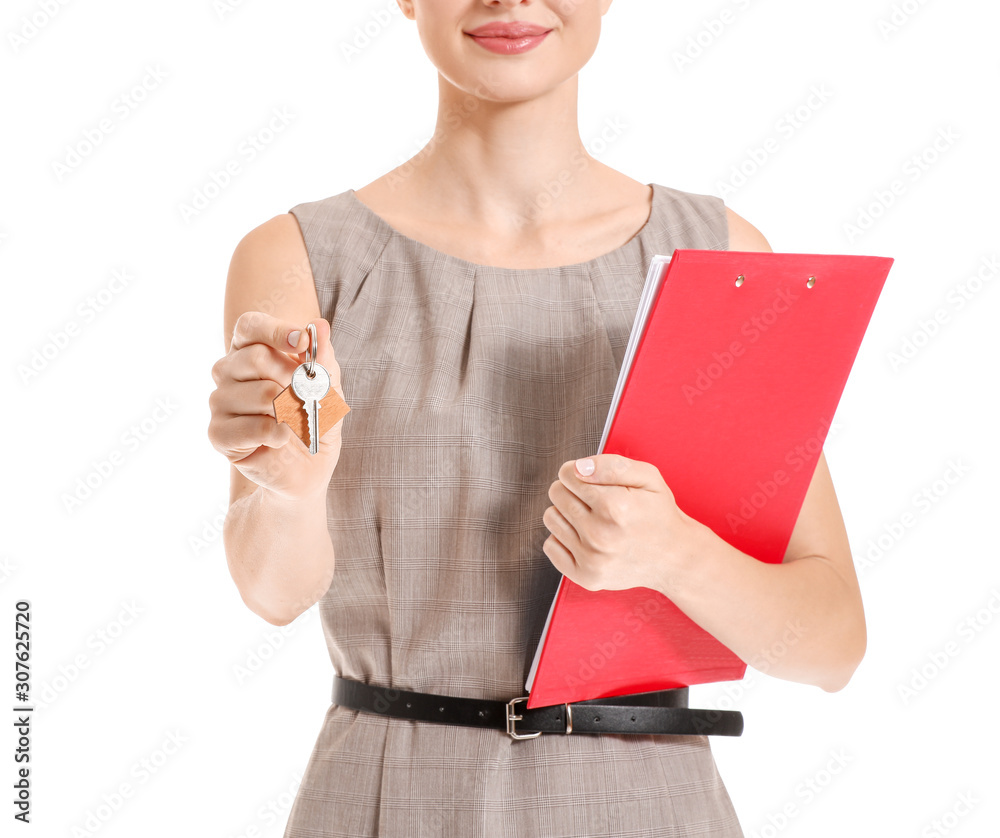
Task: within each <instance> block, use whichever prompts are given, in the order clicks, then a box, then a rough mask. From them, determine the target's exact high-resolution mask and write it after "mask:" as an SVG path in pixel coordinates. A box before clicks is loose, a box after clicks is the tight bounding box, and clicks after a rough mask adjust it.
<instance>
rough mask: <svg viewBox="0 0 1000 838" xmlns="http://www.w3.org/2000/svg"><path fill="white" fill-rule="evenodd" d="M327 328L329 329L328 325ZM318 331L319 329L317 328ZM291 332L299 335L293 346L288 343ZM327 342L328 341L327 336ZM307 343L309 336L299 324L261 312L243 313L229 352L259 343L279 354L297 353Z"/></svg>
mask: <svg viewBox="0 0 1000 838" xmlns="http://www.w3.org/2000/svg"><path fill="white" fill-rule="evenodd" d="M313 322H317V321H313ZM327 328H328V329H329V324H328V325H327ZM318 331H319V327H318V326H317V332H318ZM292 332H298V333H299V335H298V340H297V341H296V342H295V345H294V346H292V345H291V344H290V343H289V342H288V336H289V335H290V334H291V333H292ZM327 340H329V334H328V335H327ZM308 341H309V336H308V334H307V333H306V330H305V329H304V328H303V325H302V324H301V323H289V322H288V321H286V320H279V319H278V318H277V317H274V316H273V315H270V314H265V313H264V312H263V311H244V312H243V314H241V315H240V316H239V318H238V319H237V321H236V326H235V327H234V328H233V340H232V342H231V343H230V346H229V351H230V352H233V351H235V350H237V349H243V348H244V347H245V346H249V345H250V344H253V343H261V344H264V346H269V347H271V349H274V350H276V351H279V352H287V353H298V352H305V350H306V346H307V344H308Z"/></svg>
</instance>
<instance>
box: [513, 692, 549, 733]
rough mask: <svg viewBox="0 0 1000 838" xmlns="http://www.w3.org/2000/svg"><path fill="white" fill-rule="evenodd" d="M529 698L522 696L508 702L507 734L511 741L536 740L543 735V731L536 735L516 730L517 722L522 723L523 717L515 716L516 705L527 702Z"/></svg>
mask: <svg viewBox="0 0 1000 838" xmlns="http://www.w3.org/2000/svg"><path fill="white" fill-rule="evenodd" d="M527 700H528V696H526V695H522V696H520V697H518V698H512V699H511V700H510V701H508V702H507V733H508V734H509V735H510V737H511V739H534V738H535V737H537V736H541V735H542V731H540V730H539V731H536V732H535V733H518V732H517V730H516V729H515V725H514V723H515V722H519V721H521V719H522V718H524V717H523V716H519V715H515V713H514V704H515V703H516V702H518V701H527Z"/></svg>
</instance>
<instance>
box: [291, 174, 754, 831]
mask: <svg viewBox="0 0 1000 838" xmlns="http://www.w3.org/2000/svg"><path fill="white" fill-rule="evenodd" d="M651 186H652V188H653V206H652V211H651V214H650V217H649V219H648V221H647V222H646V224H645V226H644V227H643V228H642V229H641V230H640V231H639V232H638V233H637V234H636V235H635V236H634V237H633V238H632V239H630V240H629V241H628V242H626V243H625V244H624V245H622V246H620V247H618V248H617V249H615V250H613V251H611V252H610V253H606V254H604V255H602V256H599V257H597V258H595V259H591V260H590V261H587V262H582V263H577V264H573V265H566V266H561V267H557V268H538V269H512V268H497V267H489V266H484V265H480V264H476V263H473V262H470V261H465V260H463V259H458V258H455V257H453V256H450V255H447V254H445V253H442V252H440V251H437V250H435V249H434V248H432V247H430V246H428V245H426V244H423V243H421V242H418V241H416V240H414V239H411V238H408V237H407V236H404V235H402V234H401V233H399V232H398V231H396V230H395V229H393V228H392V227H391V226H390V225H389V224H388V223H387V222H386V221H385V220H383V219H382V218H381V217H380V216H378V215H377V214H376V213H375V212H373V211H372V210H371V209H369V208H368V207H367V206H366V205H365V204H363V203H362V202H361V201H360V200H359V199H358V198H357V197H356V196H355V195H354V192H353V190H347V191H345V192H341V193H340V194H337V195H333V196H331V197H328V198H324V199H322V200H318V201H313V202H308V203H301V204H298V205H297V206H295V207H293V208H292V209H291V210H290V211H291V212H292V213H293V214H294V215H295V216H296V218H297V219H298V221H299V224H300V226H301V229H302V232H303V235H304V238H305V242H306V246H307V250H308V253H309V260H310V263H311V267H312V271H313V275H314V278H315V283H316V289H317V292H318V294H319V302H320V308H321V312H322V314H323V316H324V317H326V318H327V319H328V320H329V321H330V323H331V325H332V342H333V347H334V350H335V352H336V356H337V360H338V362H339V364H340V366H341V372H342V386H343V390H344V395H345V398H346V400H347V402H348V404H350V406H351V412H350V413H348V414H347V416H346V417H345V419H344V426H343V448H342V453H341V457H340V461H339V463H338V465H337V469H336V471H335V473H334V475H333V478H332V480H331V481H330V487H329V494H328V502H327V517H328V522H329V527H330V534H331V538H332V540H333V545H334V548H335V553H336V570H335V575H334V580H333V583H332V585H331V586H330V588H329V590H328V591H327V593H326V594H325V595H324V597H323V599H322V600H321V601H320V603H319V608H320V613H321V616H322V624H323V631H324V634H325V637H326V642H327V644H328V647H329V652H330V659H331V661H332V664H333V666H334V668H335V669H336V671H337V672H339V673H340V674H342V675H343V676H345V677H348V678H355V679H358V680H361V681H364V682H366V683H372V684H378V685H381V686H386V687H398V688H401V689H408V690H417V691H421V692H430V693H440V694H445V695H455V696H469V697H477V698H490V699H503V700H509V699H511V698H513V697H515V696H521V695H524V694H525V690H524V683H525V679H526V677H527V673H528V669H529V667H530V664H531V659H532V656H533V654H534V651H535V647H536V645H537V643H538V639H539V637H540V635H541V631H542V627H543V625H544V623H545V618H546V615H547V613H548V609H549V605H550V603H551V601H552V597H553V595H554V593H555V590H556V586H557V585H558V582H559V572H558V571H557V570H556V569H555V568H554V566H553V565H552V563H551V562H550V561H549V560H548V558H547V557H546V556H545V554H544V553H543V552H542V542H543V541H544V540H545V539H546V538H547V537H548V535H549V532H548V530H547V529H546V527H545V525H544V524H543V523H542V513H543V512H544V510H545V508H546V507H548V506H549V505H550V501H549V499H548V488H549V485H550V484H551V483H552V481H554V480H555V479H556V477H557V472H558V470H559V467H560V466H561V465H562V464H563V463H564V462H566V461H567V460H570V459H574V458H576V457H582V456H585V455H587V454H593V453H596V451H597V446H598V445H599V443H600V438H601V433H602V431H603V428H604V422H605V418H606V416H607V413H608V408H609V407H610V404H611V398H612V395H613V393H614V389H615V383H616V381H617V378H618V371H619V369H620V368H621V364H622V360H623V357H624V354H625V347H626V344H627V342H628V337H629V332H630V330H631V328H632V323H633V320H634V317H635V313H636V309H637V306H638V302H639V295H640V293H641V291H642V286H643V282H644V280H645V275H646V270H647V268H648V265H649V261H650V259H651V258H652V257H653V256H654V255H655V254H664V255H670V254H671V253H672V252H673V250H674V248H678V247H680V248H703V249H728V247H729V239H728V227H727V222H726V215H725V207H724V204H723V202H722V200H721V199H720V198H717V197H714V196H710V195H700V194H695V193H689V192H683V191H680V190H677V189H673V188H670V187H666V186H661V185H659V184H651ZM695 316H705V313H703V312H699V313H696V315H695ZM331 674H332V673H331ZM696 835H697V836H717V837H718V838H742V836H743V832H742V830H741V828H740V825H739V822H738V819H737V816H736V813H735V811H734V809H733V805H732V802H731V800H730V798H729V794H728V792H727V791H726V788H725V785H724V783H723V781H722V779H721V777H720V775H719V772H718V769H717V767H716V763H715V760H714V758H713V756H712V752H711V748H710V744H709V740H708V738H707V737H704V736H654V735H640V734H621V735H610V734H602V735H587V734H581V735H578V736H576V735H572V734H571V735H569V736H565V735H554V734H543V735H542V736H539V737H537V738H535V739H530V740H523V741H514V740H512V739H511V738H510V737H509V736H507V734H506V733H504V732H502V731H499V730H497V731H493V730H479V729H476V728H463V727H456V726H450V725H439V724H433V723H429V722H414V721H408V720H403V719H394V718H388V717H382V716H378V715H373V714H368V713H362V712H358V711H354V710H348V709H346V708H342V707H338V706H336V705H331V706H330V708H329V709H328V711H327V712H326V714H325V717H324V718H323V720H322V724H321V726H320V730H319V735H318V737H317V739H316V742H315V745H314V747H313V750H312V753H311V755H310V757H309V760H308V765H307V769H306V772H305V776H304V778H303V781H302V784H301V786H300V788H299V791H298V793H297V795H296V798H295V802H294V804H293V807H292V810H291V813H290V816H289V819H288V822H287V825H286V827H285V832H284V838H334V836H354V838H357V837H358V836H386V837H387V838H413V836H453V838H529V836H530V837H531V838H557V836H567V838H568V836H573V838H579V836H588V838H597V836H615V838H647V836H661V838H668V836H674V837H675V838H679V836H696Z"/></svg>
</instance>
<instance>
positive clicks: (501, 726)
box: [333, 675, 743, 739]
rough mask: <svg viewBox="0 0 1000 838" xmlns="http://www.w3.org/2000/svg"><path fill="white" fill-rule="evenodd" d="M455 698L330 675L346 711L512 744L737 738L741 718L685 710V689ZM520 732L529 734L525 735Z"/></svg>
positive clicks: (719, 712)
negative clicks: (465, 730)
mask: <svg viewBox="0 0 1000 838" xmlns="http://www.w3.org/2000/svg"><path fill="white" fill-rule="evenodd" d="M527 700H528V697H527V696H521V697H519V698H512V699H511V700H510V701H495V700H489V699H477V698H458V697H455V696H449V695H435V694H433V693H418V692H411V691H409V690H400V689H394V688H391V687H377V686H373V685H371V684H365V683H363V682H362V681H355V680H354V679H351V678H342V677H341V676H339V675H334V678H333V703H334V704H339V705H341V706H342V707H347V708H349V709H352V710H362V711H364V712H367V713H378V714H381V715H384V716H394V717H396V718H402V719H413V720H415V721H421V722H440V723H442V724H450V725H463V726H467V727H487V728H493V729H496V730H502V731H505V732H506V733H508V734H509V735H510V736H511V737H512V738H513V739H534V738H535V737H536V736H540V735H541V734H542V733H564V734H565V733H668V734H674V735H682V736H709V735H714V736H739V735H740V734H742V733H743V714H742V713H740V712H739V711H737V710H708V709H704V710H702V709H691V708H689V707H688V706H687V703H688V688H687V687H681V688H680V689H676V690H663V691H661V692H649V693H637V694H634V695H616V696H614V697H611V698H594V699H590V700H588V701H575V702H573V703H571V704H552V705H549V706H547V707H535V708H533V709H531V710H528V709H524V708H521V709H518V708H517V706H516V705H517V702H521V701H527ZM525 731H534V732H529V733H525Z"/></svg>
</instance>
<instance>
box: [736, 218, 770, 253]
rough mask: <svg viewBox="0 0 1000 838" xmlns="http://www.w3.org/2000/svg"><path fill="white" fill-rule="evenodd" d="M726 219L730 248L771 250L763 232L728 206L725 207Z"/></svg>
mask: <svg viewBox="0 0 1000 838" xmlns="http://www.w3.org/2000/svg"><path fill="white" fill-rule="evenodd" d="M726 221H727V222H728V223H729V249H730V250H744V251H746V250H758V251H763V252H766V253H770V252H771V245H769V244H768V243H767V239H765V238H764V234H763V233H761V231H760V230H758V229H757V228H756V227H754V226H753V224H751V223H750V222H749V221H747V220H746V219H745V218H744V217H743V216H741V215H737V214H736V213H735V212H733V210H732V209H730V208H729V207H728V206H727V207H726Z"/></svg>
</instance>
